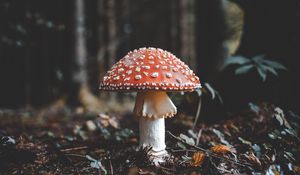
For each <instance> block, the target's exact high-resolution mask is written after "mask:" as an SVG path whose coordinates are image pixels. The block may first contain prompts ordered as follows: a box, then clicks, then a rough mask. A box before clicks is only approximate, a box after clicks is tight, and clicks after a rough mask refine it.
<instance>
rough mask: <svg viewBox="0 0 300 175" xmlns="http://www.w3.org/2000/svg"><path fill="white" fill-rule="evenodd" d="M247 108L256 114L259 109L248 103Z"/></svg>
mask: <svg viewBox="0 0 300 175" xmlns="http://www.w3.org/2000/svg"><path fill="white" fill-rule="evenodd" d="M248 105H249V107H250V110H251V111H253V112H255V113H256V114H258V113H259V111H260V109H259V106H257V105H256V104H254V103H252V102H250V103H248Z"/></svg>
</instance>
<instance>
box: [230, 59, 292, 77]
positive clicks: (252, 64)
mask: <svg viewBox="0 0 300 175" xmlns="http://www.w3.org/2000/svg"><path fill="white" fill-rule="evenodd" d="M234 64H237V65H239V66H238V67H237V68H236V69H235V75H241V74H246V73H248V72H250V71H251V70H254V69H255V70H256V71H257V73H258V75H259V76H260V78H261V79H262V80H263V81H266V79H267V74H268V73H271V74H273V75H275V76H278V72H277V71H278V70H287V69H286V67H285V66H283V65H282V64H280V63H279V62H276V61H271V60H268V59H266V58H265V55H256V56H254V57H252V58H246V57H243V56H233V57H228V58H227V59H226V61H225V63H224V68H225V67H227V66H230V65H234Z"/></svg>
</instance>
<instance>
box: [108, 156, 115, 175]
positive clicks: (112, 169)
mask: <svg viewBox="0 0 300 175" xmlns="http://www.w3.org/2000/svg"><path fill="white" fill-rule="evenodd" d="M108 161H109V167H110V174H111V175H113V174H114V168H113V166H112V163H111V159H110V158H109V160H108Z"/></svg>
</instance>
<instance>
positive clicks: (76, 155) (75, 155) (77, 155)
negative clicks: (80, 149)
mask: <svg viewBox="0 0 300 175" xmlns="http://www.w3.org/2000/svg"><path fill="white" fill-rule="evenodd" d="M64 155H65V156H74V157H81V158H86V157H85V156H83V155H80V154H64Z"/></svg>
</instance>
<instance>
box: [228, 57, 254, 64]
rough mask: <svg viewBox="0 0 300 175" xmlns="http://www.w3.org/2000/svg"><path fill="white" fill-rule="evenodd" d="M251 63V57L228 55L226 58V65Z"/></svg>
mask: <svg viewBox="0 0 300 175" xmlns="http://www.w3.org/2000/svg"><path fill="white" fill-rule="evenodd" d="M247 63H250V59H248V58H246V57H243V56H233V57H227V58H226V60H225V63H224V64H225V66H228V65H231V64H240V65H243V64H247Z"/></svg>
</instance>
